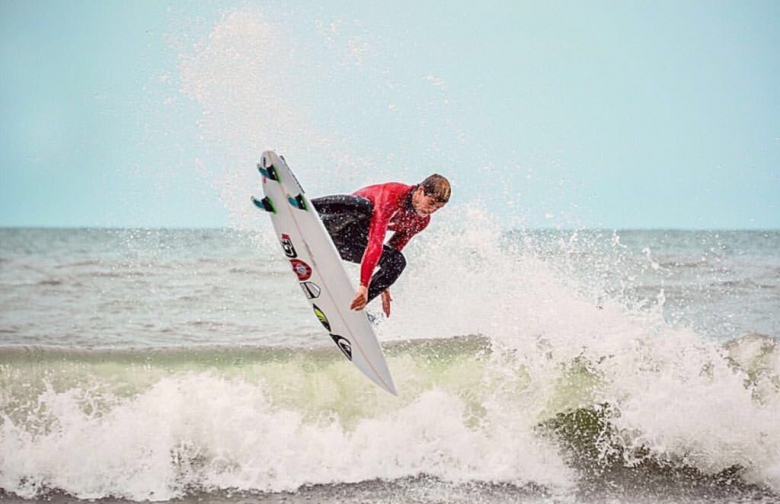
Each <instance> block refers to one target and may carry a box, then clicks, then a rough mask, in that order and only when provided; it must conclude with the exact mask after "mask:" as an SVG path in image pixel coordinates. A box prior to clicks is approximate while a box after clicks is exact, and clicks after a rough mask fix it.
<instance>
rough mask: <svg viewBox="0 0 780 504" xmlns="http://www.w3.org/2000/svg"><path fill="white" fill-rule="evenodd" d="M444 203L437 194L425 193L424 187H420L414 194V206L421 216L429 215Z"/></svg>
mask: <svg viewBox="0 0 780 504" xmlns="http://www.w3.org/2000/svg"><path fill="white" fill-rule="evenodd" d="M444 205H445V203H444V202H442V201H439V200H438V199H437V198H436V197H435V196H432V195H430V194H425V190H424V189H423V188H422V187H418V188H417V189H416V190H415V191H414V194H412V206H413V207H414V211H415V212H417V215H419V216H420V217H428V216H429V215H431V214H432V213H433V212H435V211H436V210H438V209H440V208H441V207H443V206H444Z"/></svg>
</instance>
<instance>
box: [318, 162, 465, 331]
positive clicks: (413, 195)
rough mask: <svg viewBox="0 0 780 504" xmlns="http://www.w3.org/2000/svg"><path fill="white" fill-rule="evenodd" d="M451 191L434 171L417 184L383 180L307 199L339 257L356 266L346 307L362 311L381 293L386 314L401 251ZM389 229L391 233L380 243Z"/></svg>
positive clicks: (401, 263) (399, 268) (401, 265)
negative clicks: (354, 292) (357, 281)
mask: <svg viewBox="0 0 780 504" xmlns="http://www.w3.org/2000/svg"><path fill="white" fill-rule="evenodd" d="M450 190H451V189H450V183H449V181H448V180H447V179H446V178H444V177H443V176H441V175H438V174H434V175H431V176H429V177H428V178H426V179H425V180H423V181H422V182H421V183H420V184H417V185H406V184H401V183H398V182H388V183H385V184H377V185H372V186H368V187H364V188H363V189H360V190H358V191H355V192H354V193H353V194H339V195H334V196H323V197H321V198H315V199H313V200H311V202H312V204H313V205H314V208H315V209H316V210H317V212H319V214H320V217H321V218H322V222H323V223H324V224H325V228H326V229H327V230H328V233H330V236H331V238H332V239H333V243H334V244H335V245H336V248H337V249H338V251H339V253H340V254H341V257H342V259H344V260H347V261H350V262H354V263H359V264H360V287H358V292H357V295H356V296H355V299H353V300H352V304H351V305H350V308H351V309H353V310H362V309H363V308H365V306H366V304H368V303H369V302H370V301H371V300H373V299H374V298H375V297H377V296H379V295H381V296H382V310H383V311H384V312H385V315H387V316H388V317H389V316H390V301H392V298H391V297H390V290H389V287H390V286H391V285H392V284H393V283H394V282H395V281H396V280H397V279H398V277H399V276H400V275H401V272H402V271H403V270H404V267H406V259H405V258H404V255H403V253H402V252H401V250H402V249H403V248H404V246H406V244H407V243H409V240H411V239H412V237H413V236H414V235H416V234H417V233H419V232H420V231H422V230H423V229H425V228H426V227H427V226H428V223H429V222H430V220H431V214H432V213H434V212H436V211H437V210H439V209H440V208H441V207H443V206H444V205H446V204H447V202H448V201H449V199H450ZM388 230H389V231H393V232H394V234H393V236H392V237H391V238H390V240H388V242H387V243H386V244H385V243H384V241H385V235H386V234H387V231H388ZM377 266H378V267H379V269H378V270H377V272H376V273H374V269H375V268H376V267H377Z"/></svg>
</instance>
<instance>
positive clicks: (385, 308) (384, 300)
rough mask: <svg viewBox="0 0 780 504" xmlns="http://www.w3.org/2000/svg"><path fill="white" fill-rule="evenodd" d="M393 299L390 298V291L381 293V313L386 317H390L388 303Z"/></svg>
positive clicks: (386, 290)
mask: <svg viewBox="0 0 780 504" xmlns="http://www.w3.org/2000/svg"><path fill="white" fill-rule="evenodd" d="M392 300H393V298H391V297H390V289H385V290H383V291H382V311H383V312H385V315H386V316H388V317H389V316H390V301H392Z"/></svg>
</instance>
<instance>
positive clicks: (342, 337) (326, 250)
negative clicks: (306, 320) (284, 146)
mask: <svg viewBox="0 0 780 504" xmlns="http://www.w3.org/2000/svg"><path fill="white" fill-rule="evenodd" d="M257 168H258V170H259V171H260V174H261V175H262V176H263V193H264V194H265V197H264V198H263V199H261V200H259V199H257V198H254V197H253V198H252V201H253V203H254V204H255V205H256V206H257V207H258V208H260V209H263V210H266V211H267V212H268V213H269V215H270V216H271V221H272V222H273V226H274V229H275V230H276V234H277V236H278V238H279V243H280V244H281V246H282V251H283V252H284V255H285V258H286V259H287V260H288V261H289V262H290V266H291V268H292V270H293V273H294V274H295V276H296V278H297V280H298V284H299V285H300V287H301V290H302V291H303V294H304V295H305V296H306V298H307V299H308V300H309V303H310V304H311V306H312V311H313V312H314V314H315V315H316V316H317V319H318V320H319V321H320V323H321V324H322V326H323V327H324V328H325V330H326V331H328V333H329V334H330V337H331V338H332V339H333V341H334V343H336V345H337V346H338V347H339V349H340V350H341V352H342V353H343V354H344V356H345V357H346V358H347V359H349V360H350V361H352V363H353V364H354V365H355V366H356V367H357V368H358V369H359V370H360V371H362V372H363V374H364V375H366V376H367V377H368V378H369V379H370V380H371V381H373V382H374V383H376V384H377V385H379V386H380V387H382V388H383V389H385V390H387V391H388V392H390V393H391V394H394V395H397V394H398V393H397V391H396V389H395V384H394V383H393V377H392V376H391V375H390V370H389V369H388V367H387V361H386V360H385V356H384V354H383V353H382V347H381V346H380V345H379V340H378V339H377V337H376V334H375V333H374V328H373V326H372V325H371V323H370V322H369V321H368V317H367V316H366V313H365V311H363V310H361V311H354V310H351V309H350V308H349V305H350V303H351V302H352V299H353V298H354V297H355V294H356V292H357V291H356V290H355V286H354V285H353V283H352V282H351V281H350V279H349V276H348V275H347V271H346V269H344V264H343V263H342V262H341V257H340V256H339V253H338V250H336V247H335V245H333V241H332V240H331V239H330V235H329V234H328V231H327V230H326V229H325V226H324V225H323V224H322V221H321V220H320V216H319V215H318V214H317V211H316V210H315V209H314V206H313V205H312V204H311V203H310V201H309V199H308V197H306V194H305V193H304V191H303V188H302V187H301V185H300V183H299V182H298V179H297V178H296V177H295V175H294V174H293V172H292V170H290V168H289V167H288V166H287V163H286V162H285V160H284V158H282V157H280V156H277V155H276V153H275V152H273V151H265V152H264V153H263V157H262V161H261V162H260V164H258V165H257Z"/></svg>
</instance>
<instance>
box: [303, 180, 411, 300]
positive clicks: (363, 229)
mask: <svg viewBox="0 0 780 504" xmlns="http://www.w3.org/2000/svg"><path fill="white" fill-rule="evenodd" d="M311 202H312V204H313V205H314V208H315V209H316V210H317V212H319V214H320V217H321V218H322V223H323V224H325V228H326V229H327V230H328V233H330V236H331V238H332V239H333V244H334V245H336V248H337V249H338V251H339V254H341V258H342V259H344V260H345V261H349V262H353V263H357V264H360V263H361V261H362V260H363V254H364V253H365V251H366V246H367V245H368V234H369V228H370V224H371V216H372V214H373V205H372V204H371V201H369V200H368V199H366V198H363V197H361V196H356V195H354V194H339V195H335V196H323V197H321V198H315V199H313V200H311ZM377 266H378V267H379V269H378V271H377V272H376V273H374V275H373V276H372V277H371V282H370V285H369V287H368V300H369V301H371V300H372V299H374V298H375V297H377V296H378V295H379V294H381V293H382V291H384V290H385V289H387V288H388V287H390V286H391V285H393V283H394V282H395V281H396V280H397V279H398V277H399V276H400V275H401V273H402V272H403V270H404V268H405V267H406V259H405V258H404V255H403V253H402V252H401V251H400V250H397V249H395V248H393V247H391V246H389V245H383V247H382V255H381V257H380V258H379V262H378V264H377Z"/></svg>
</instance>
